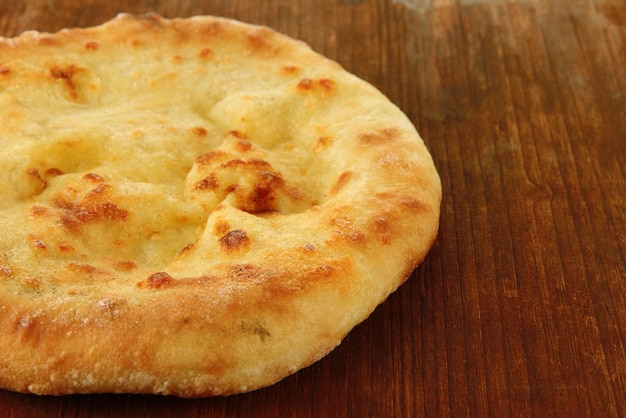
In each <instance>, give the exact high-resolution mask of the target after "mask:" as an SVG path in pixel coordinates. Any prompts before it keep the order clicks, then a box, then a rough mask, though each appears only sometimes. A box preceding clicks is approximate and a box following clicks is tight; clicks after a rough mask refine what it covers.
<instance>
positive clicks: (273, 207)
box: [0, 15, 441, 397]
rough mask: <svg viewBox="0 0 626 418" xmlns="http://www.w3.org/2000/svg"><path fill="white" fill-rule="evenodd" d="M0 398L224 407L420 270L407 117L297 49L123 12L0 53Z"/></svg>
mask: <svg viewBox="0 0 626 418" xmlns="http://www.w3.org/2000/svg"><path fill="white" fill-rule="evenodd" d="M0 146H1V148H2V153H0V219H1V221H0V222H1V224H0V353H2V355H1V356H0V387H3V388H7V389H10V390H15V391H22V392H33V393H38V394H55V395H60V394H69V393H93V392H116V393H119V392H127V393H158V394H172V395H177V396H182V397H198V396H211V395H227V394H232V393H238V392H244V391H250V390H253V389H256V388H259V387H263V386H266V385H270V384H272V383H274V382H276V381H278V380H280V379H282V378H284V377H285V376H287V375H289V374H292V373H294V372H296V371H297V370H299V369H300V368H302V367H305V366H307V365H309V364H311V363H313V362H315V361H316V360H318V359H320V358H321V357H323V356H324V355H326V354H327V353H328V352H329V351H331V350H332V349H333V348H334V347H335V346H337V345H338V344H339V343H340V341H341V340H342V339H343V338H344V337H345V336H346V334H347V333H348V332H349V331H350V330H351V329H352V328H353V327H354V326H355V325H356V324H358V323H359V322H361V321H363V320H364V319H365V318H366V317H367V316H368V315H369V314H370V313H371V312H372V311H373V310H374V309H375V307H376V306H377V305H378V304H379V303H381V302H382V301H383V300H384V299H385V298H386V297H387V296H388V295H389V294H390V293H391V292H393V291H394V290H395V289H396V288H397V287H398V286H399V285H400V284H401V283H403V282H404V281H405V280H406V278H407V277H408V276H409V275H410V274H411V273H412V271H413V270H414V269H415V268H416V266H417V265H418V264H419V263H420V262H421V261H422V260H423V259H424V257H425V255H426V253H427V251H428V250H429V248H430V246H431V245H432V243H433V241H434V239H435V236H436V233H437V228H438V222H439V204H440V198H441V187H440V182H439V177H438V175H437V172H436V170H435V167H434V165H433V161H432V159H431V156H430V155H429V153H428V151H427V149H426V148H425V146H424V144H423V142H422V140H421V139H420V137H419V136H418V134H417V133H416V131H415V128H414V127H413V125H412V124H411V123H410V121H409V120H408V119H407V118H406V116H405V115H404V114H403V113H402V112H401V111H400V110H399V109H398V108H396V107H395V106H394V105H393V104H391V103H390V101H389V100H388V99H386V98H385V97H384V96H383V95H382V94H381V93H380V92H379V91H377V90H376V89H375V88H373V87H372V86H370V85H369V84H367V83H366V82H364V81H362V80H360V79H358V78H356V77H355V76H353V75H351V74H349V73H347V72H346V71H344V70H343V69H342V68H341V67H340V66H339V65H338V64H337V63H335V62H333V61H331V60H328V59H326V58H324V57H322V56H320V55H318V54H317V53H315V52H313V51H312V50H311V49H310V48H309V47H308V46H307V45H305V44H304V43H302V42H299V41H295V40H293V39H291V38H288V37H286V36H284V35H280V34H278V33H276V32H274V31H272V30H270V29H268V28H265V27H258V26H252V25H248V24H243V23H240V22H236V21H233V20H228V19H223V18H216V17H206V16H205V17H194V18H189V19H172V20H168V19H164V18H161V17H159V16H156V15H149V16H143V17H133V16H130V15H120V16H118V17H117V18H115V19H113V20H111V21H110V22H107V23H105V24H104V25H101V26H98V27H94V28H88V29H72V30H63V31H61V32H58V33H56V34H43V33H38V32H26V33H24V34H22V35H21V36H19V37H17V38H13V39H5V38H2V39H0Z"/></svg>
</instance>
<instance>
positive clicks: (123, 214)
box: [0, 39, 339, 282]
mask: <svg viewBox="0 0 626 418" xmlns="http://www.w3.org/2000/svg"><path fill="white" fill-rule="evenodd" d="M148 42H149V40H142V39H129V40H128V41H127V42H126V45H125V46H124V47H125V48H127V49H129V50H130V49H132V50H133V53H132V54H131V53H128V54H124V52H123V51H122V52H120V51H119V50H118V48H120V46H119V45H118V46H109V45H106V44H99V43H97V42H91V43H85V44H84V45H81V46H80V47H83V48H85V51H80V52H81V56H80V59H74V58H73V55H72V53H67V54H66V55H65V56H54V55H52V54H51V56H50V57H47V58H46V59H42V60H41V62H40V64H41V65H40V66H37V65H34V64H32V63H31V64H23V63H21V62H20V61H19V60H15V61H14V62H5V63H0V64H2V71H0V126H1V127H2V129H1V131H0V146H1V147H2V150H3V152H2V153H1V154H0V167H2V169H1V170H0V211H2V219H3V221H4V222H5V223H6V224H7V225H20V226H21V228H20V230H19V231H16V230H13V229H11V228H2V231H3V232H2V234H3V235H4V236H3V237H2V241H3V242H4V244H3V247H2V253H0V274H4V275H5V276H11V277H19V278H21V279H22V280H27V279H29V278H30V277H31V276H33V274H34V275H35V276H36V273H37V271H41V275H44V274H45V273H44V272H49V271H54V272H55V274H56V276H55V277H56V280H58V281H59V282H62V281H67V280H71V278H72V277H73V276H75V275H76V274H75V273H76V272H81V273H82V274H83V275H84V274H87V275H89V276H90V277H92V278H93V280H98V278H99V277H100V278H102V280H105V279H104V278H106V280H110V279H111V278H112V277H113V276H115V277H123V275H124V273H125V272H132V271H133V270H136V269H144V270H146V271H162V270H167V268H168V266H169V265H170V264H171V263H172V262H174V261H175V260H176V259H178V258H179V257H181V256H183V255H184V254H185V253H187V252H189V251H190V250H191V249H193V248H196V247H198V246H199V245H200V243H201V241H202V239H204V238H203V237H206V236H207V234H212V235H215V236H211V238H210V239H211V240H212V241H214V242H215V243H217V244H216V245H217V247H216V248H220V244H221V246H222V247H224V246H225V245H226V246H228V243H230V242H232V239H235V242H236V241H237V240H236V238H237V234H238V233H239V234H241V233H243V234H245V231H239V232H237V230H235V231H234V232H233V229H234V226H232V225H228V224H227V223H224V222H222V223H221V224H220V223H219V222H218V220H217V217H216V216H215V213H216V212H218V211H220V210H222V209H224V208H231V209H232V208H234V209H236V210H237V211H239V212H241V213H244V214H247V215H251V216H255V217H258V218H259V219H261V218H264V217H268V216H272V217H276V216H284V215H290V214H297V213H302V212H304V211H306V210H307V209H309V208H311V207H313V206H315V205H318V204H321V203H322V202H323V200H324V199H325V197H326V196H327V194H328V191H329V190H330V189H331V188H332V185H333V184H334V182H335V181H336V180H337V178H338V176H339V173H335V172H334V171H333V170H331V169H330V168H329V167H325V166H323V165H322V164H321V163H320V162H319V161H318V160H317V159H316V158H315V154H316V153H317V152H319V151H320V150H322V149H323V148H324V147H325V141H326V140H327V138H325V137H323V135H321V134H320V133H319V132H317V131H316V129H315V127H314V126H306V125H300V124H298V123H296V122H293V121H302V120H303V119H304V120H306V118H307V112H309V108H311V106H310V101H311V100H318V99H311V98H312V97H319V100H323V99H324V97H327V96H328V95H330V94H332V93H333V89H334V87H335V86H334V83H333V81H332V80H328V79H325V80H315V79H309V78H306V77H304V76H303V75H301V74H300V72H301V70H300V69H299V68H298V67H297V66H296V65H287V64H285V63H280V62H279V61H278V60H277V61H276V62H271V61H269V62H268V64H267V68H257V67H258V65H259V64H258V61H256V63H252V62H251V63H250V64H249V65H240V64H241V63H238V65H234V64H233V60H232V59H230V58H229V56H228V51H226V50H225V51H213V50H210V49H208V48H200V47H198V48H195V49H193V50H192V49H191V48H188V49H183V50H181V51H178V52H176V53H172V54H171V55H162V52H158V50H154V49H151V48H143V46H147V45H146V44H147V43H148ZM77 48H78V47H77ZM96 54H100V57H98V58H97V61H98V62H100V63H101V62H107V64H106V65H97V64H96V63H95V59H96V58H95V56H96ZM102 55H104V56H105V57H106V56H108V59H107V58H105V59H103V57H102ZM120 56H123V57H124V58H123V59H121V60H120ZM92 57H94V58H93V59H94V63H92V62H91V59H92ZM9 80H10V81H11V82H10V83H8V82H7V81H9ZM249 80H254V83H253V84H250V83H248V81H249ZM3 81H5V82H4V83H3ZM16 207H18V208H19V210H15V208H16ZM216 223H217V224H216ZM20 265H31V266H33V265H35V267H34V273H33V270H32V269H31V271H30V272H29V274H30V276H29V277H26V276H24V275H21V272H20V267H19V266H20ZM58 266H61V267H58ZM2 272H4V273H2ZM24 274H26V273H24Z"/></svg>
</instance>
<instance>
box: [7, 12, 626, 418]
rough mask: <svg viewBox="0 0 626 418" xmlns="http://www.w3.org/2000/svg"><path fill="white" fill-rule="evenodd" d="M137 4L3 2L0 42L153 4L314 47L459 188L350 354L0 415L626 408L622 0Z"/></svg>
mask: <svg viewBox="0 0 626 418" xmlns="http://www.w3.org/2000/svg"><path fill="white" fill-rule="evenodd" d="M126 3H127V2H126V1H122V0H86V1H81V0H24V1H11V2H1V3H0V34H2V35H5V36H12V35H16V34H18V33H20V32H22V31H24V30H27V29H39V30H44V31H56V30H59V29H61V28H63V27H72V26H89V25H95V24H99V23H102V22H103V21H105V20H108V19H110V18H111V17H113V16H115V14H117V13H118V12H120V11H126V12H131V13H145V12H151V11H153V12H158V13H160V14H163V15H164V16H166V17H174V16H191V15H195V14H216V15H222V16H226V17H231V18H236V19H240V20H243V21H246V22H251V23H256V24H263V25H268V26H271V27H273V28H275V29H277V30H279V31H281V32H284V33H287V34H288V35H291V36H294V37H297V38H300V39H303V40H305V41H306V42H308V43H310V44H311V45H312V46H313V48H314V49H316V50H318V51H320V52H322V53H324V54H325V55H327V56H329V57H330V58H332V59H335V60H337V61H338V62H339V63H341V64H342V65H343V66H344V67H345V68H346V69H348V70H349V71H351V72H353V73H355V74H356V75H358V76H360V77H362V78H364V79H366V80H368V81H370V82H371V83H372V84H374V85H375V86H376V87H378V88H379V89H380V90H381V91H382V92H383V93H385V94H386V95H387V96H388V97H389V98H390V99H391V100H392V101H394V102H395V103H396V104H397V105H398V106H399V107H400V108H401V109H402V110H404V111H405V112H406V113H407V115H408V116H409V117H410V118H411V119H412V121H413V122H414V123H415V124H416V126H417V128H418V130H419V131H420V133H421V134H422V136H423V137H424V139H425V141H426V143H427V145H428V146H429V148H430V150H431V152H432V154H433V158H434V160H435V162H436V164H437V166H438V168H439V170H440V174H441V179H442V184H443V187H444V197H443V202H442V217H441V227H440V233H439V237H438V239H437V242H436V243H435V245H434V247H433V249H432V250H431V252H430V254H429V256H428V257H427V259H426V260H425V261H424V263H423V264H422V265H421V266H420V267H419V268H418V270H417V271H416V272H415V274H414V275H413V276H412V277H411V279H410V280H409V281H408V282H407V283H406V284H405V285H404V286H402V287H401V288H400V289H399V290H398V292H396V293H395V294H393V295H392V296H391V297H390V298H389V299H388V300H387V301H386V302H385V303H384V304H383V305H382V306H380V307H379V308H378V309H377V310H376V311H375V312H374V314H373V315H372V316H371V317H370V318H369V319H368V320H367V321H365V322H364V323H363V324H361V325H359V326H358V327H357V328H356V329H355V330H354V331H353V332H352V333H351V334H350V335H349V336H348V337H347V338H346V340H345V341H344V342H343V343H342V345H341V346H340V347H338V348H337V349H336V350H335V351H334V352H333V353H331V354H330V355H329V356H327V357H326V358H324V359H322V360H321V361H320V362H318V363H316V364H315V365H313V366H311V367H309V368H307V369H305V370H303V371H301V372H299V373H297V374H296V375H294V376H291V377H289V378H287V379H285V380H284V381H283V382H280V383H278V384H276V385H274V386H272V387H269V388H267V389H263V390H259V391H256V392H253V393H249V394H243V395H237V396H232V397H228V398H215V399H194V400H184V399H177V398H164V397H158V396H136V395H89V396H69V397H61V398H55V397H38V396H32V395H23V394H16V393H11V392H7V391H1V390H0V416H3V417H4V416H15V417H27V416H28V417H44V416H45V417H49V416H74V417H113V416H116V417H117V416H129V417H139V416H164V417H168V416H171V417H174V416H175V417H180V416H192V417H193V416H197V417H204V416H211V417H213V416H215V417H230V416H255V417H270V416H294V417H295V416H297V417H307V416H337V417H352V416H394V417H415V416H426V417H432V416H455V417H458V416H497V417H505V416H519V417H522V416H523V417H525V416H541V417H547V416H563V417H574V416H603V417H604V416H615V417H618V416H626V390H625V388H626V2H625V1H624V0H506V1H502V0H402V1H400V0H337V1H335V0H332V1H331V0H321V1H317V2H309V1H304V0H294V1H287V0H272V1H267V2H255V1H252V0H241V1H237V2H230V1H225V0H218V1H212V2H195V1H192V0H159V1H153V0H137V1H134V2H132V4H129V5H127V4H126ZM1 61H2V57H1V56H0V63H1ZM0 134H1V133H0ZM0 355H1V354H0Z"/></svg>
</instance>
